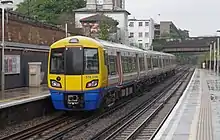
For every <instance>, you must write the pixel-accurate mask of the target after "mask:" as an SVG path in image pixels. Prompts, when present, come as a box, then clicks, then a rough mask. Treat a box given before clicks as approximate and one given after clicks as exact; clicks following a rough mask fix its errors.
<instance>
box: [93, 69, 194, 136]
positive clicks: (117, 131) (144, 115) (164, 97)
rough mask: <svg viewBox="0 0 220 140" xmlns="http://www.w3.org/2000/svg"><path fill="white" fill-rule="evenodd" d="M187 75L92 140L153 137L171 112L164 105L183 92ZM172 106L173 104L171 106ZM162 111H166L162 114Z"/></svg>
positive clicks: (184, 74)
mask: <svg viewBox="0 0 220 140" xmlns="http://www.w3.org/2000/svg"><path fill="white" fill-rule="evenodd" d="M189 74H190V73H189V72H187V70H185V72H184V73H182V75H181V77H179V78H178V79H176V80H175V81H174V82H173V83H172V84H171V85H170V86H169V87H168V88H167V89H166V90H165V91H163V92H162V93H161V94H160V95H159V96H158V97H156V98H155V99H154V100H153V101H152V102H150V103H148V104H145V107H143V108H142V109H140V108H137V109H135V113H134V112H132V113H130V114H129V115H127V116H125V117H123V118H121V119H120V120H118V121H117V122H116V123H114V124H113V125H111V126H110V127H108V128H106V129H104V130H103V131H101V132H100V133H98V134H97V135H95V136H94V137H93V138H92V139H93V140H98V139H105V140H110V139H116V140H131V139H135V138H138V139H148V138H149V137H150V138H151V137H153V135H155V134H156V132H157V131H158V130H159V126H161V125H162V122H163V121H165V118H166V117H167V116H168V115H167V114H169V112H171V110H172V107H170V106H168V107H167V106H166V107H165V104H166V103H167V102H168V101H169V100H170V99H172V97H173V95H174V93H176V92H177V91H178V90H179V89H182V90H184V88H185V87H182V85H183V83H188V82H186V81H185V80H184V79H186V78H187V77H188V78H189V77H190V76H191V75H189ZM185 85H186V84H185ZM181 87H182V88H181ZM179 93H182V92H179ZM176 97H177V96H176ZM178 97H180V96H178ZM174 105H175V102H174V104H173V106H174ZM164 109H165V110H166V111H164V112H163V110H164ZM167 110H168V111H167ZM161 112H163V113H162V115H161V114H160V115H157V114H158V113H161ZM164 115H165V116H164ZM166 115H167V116H166ZM156 116H157V117H156ZM155 118H158V119H155ZM161 119H162V121H161ZM152 120H154V122H152ZM159 120H160V121H159ZM157 122H161V124H160V125H159V126H158V127H156V125H154V126H153V125H151V126H150V127H147V126H149V125H148V124H151V123H152V124H155V123H156V124H157Z"/></svg>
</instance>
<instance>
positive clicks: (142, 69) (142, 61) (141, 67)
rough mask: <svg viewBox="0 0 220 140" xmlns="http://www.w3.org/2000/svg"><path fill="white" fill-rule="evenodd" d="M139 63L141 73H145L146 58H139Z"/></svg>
mask: <svg viewBox="0 0 220 140" xmlns="http://www.w3.org/2000/svg"><path fill="white" fill-rule="evenodd" d="M139 63H140V71H144V70H145V67H144V58H143V57H139Z"/></svg>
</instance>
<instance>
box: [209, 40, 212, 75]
mask: <svg viewBox="0 0 220 140" xmlns="http://www.w3.org/2000/svg"><path fill="white" fill-rule="evenodd" d="M211 61H212V44H210V48H209V71H211V68H212V63H211Z"/></svg>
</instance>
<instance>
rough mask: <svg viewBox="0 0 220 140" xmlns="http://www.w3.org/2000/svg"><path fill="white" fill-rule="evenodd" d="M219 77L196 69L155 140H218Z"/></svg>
mask: <svg viewBox="0 0 220 140" xmlns="http://www.w3.org/2000/svg"><path fill="white" fill-rule="evenodd" d="M219 139H220V76H217V75H216V74H214V72H210V71H208V70H204V69H196V70H195V72H194V74H193V76H192V78H191V80H190V82H189V84H188V86H187V88H186V89H185V91H184V93H183V95H182V97H181V98H180V100H179V101H178V103H177V104H176V106H175V108H174V109H173V111H172V113H171V114H170V115H169V117H168V118H167V120H166V122H165V123H164V125H163V126H162V127H161V129H160V131H159V132H158V133H157V135H156V136H155V138H154V140H219Z"/></svg>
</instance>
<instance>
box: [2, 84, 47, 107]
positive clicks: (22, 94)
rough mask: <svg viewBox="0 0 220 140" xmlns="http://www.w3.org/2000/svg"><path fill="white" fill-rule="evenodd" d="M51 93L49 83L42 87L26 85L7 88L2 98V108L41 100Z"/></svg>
mask: <svg viewBox="0 0 220 140" xmlns="http://www.w3.org/2000/svg"><path fill="white" fill-rule="evenodd" d="M49 95H50V94H49V90H48V87H47V85H42V86H41V87H40V88H28V87H25V88H17V89H10V90H6V91H5V93H4V95H3V97H2V98H1V99H0V109H3V108H7V107H11V106H15V105H19V104H24V103H28V102H33V101H37V100H41V99H44V98H47V97H48V96H49Z"/></svg>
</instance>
